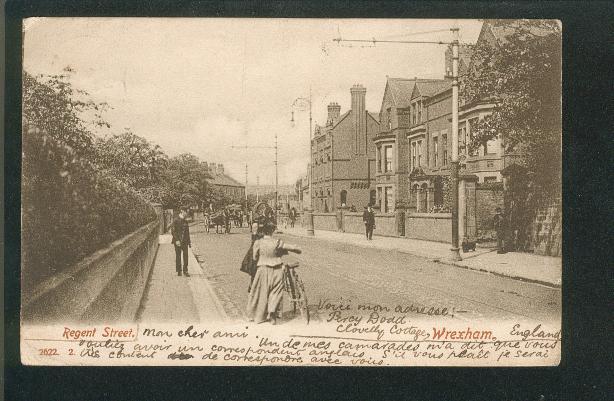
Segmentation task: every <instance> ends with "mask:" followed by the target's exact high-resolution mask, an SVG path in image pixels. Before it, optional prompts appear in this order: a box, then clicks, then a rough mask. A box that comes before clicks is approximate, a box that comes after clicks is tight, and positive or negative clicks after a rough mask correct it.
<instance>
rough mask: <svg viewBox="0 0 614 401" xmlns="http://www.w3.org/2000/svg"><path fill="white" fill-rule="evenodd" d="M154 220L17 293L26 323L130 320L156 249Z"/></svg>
mask: <svg viewBox="0 0 614 401" xmlns="http://www.w3.org/2000/svg"><path fill="white" fill-rule="evenodd" d="M158 216H159V218H158V219H157V220H155V221H153V222H151V223H149V224H147V225H145V226H143V227H141V228H139V229H138V230H136V231H134V232H132V233H130V234H128V235H126V236H125V237H123V238H121V239H119V240H117V241H115V242H113V243H112V244H111V245H109V246H108V247H106V248H105V249H102V250H99V251H97V252H95V253H94V254H93V255H90V256H89V257H86V258H85V259H83V260H82V261H80V262H79V263H77V264H75V265H73V266H72V267H71V268H69V269H67V270H65V271H62V272H60V273H58V274H56V275H54V276H52V277H50V278H48V279H47V280H45V281H43V282H42V283H40V284H39V285H37V286H36V287H34V288H32V289H31V291H29V292H26V291H24V292H22V318H23V320H24V321H26V322H30V323H37V324H43V323H54V322H59V321H61V322H62V323H70V322H83V323H85V322H88V323H96V322H99V323H102V322H104V323H114V322H129V321H133V320H134V319H135V317H136V314H137V311H138V308H139V306H140V303H141V299H142V297H143V293H144V291H145V286H146V284H147V280H148V278H149V273H150V271H151V268H152V266H153V261H154V259H155V256H156V252H157V249H158V235H159V233H160V230H161V227H160V225H161V224H162V223H161V213H160V212H159V211H158Z"/></svg>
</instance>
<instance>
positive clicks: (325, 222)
mask: <svg viewBox="0 0 614 401" xmlns="http://www.w3.org/2000/svg"><path fill="white" fill-rule="evenodd" d="M313 228H314V230H324V231H337V216H335V213H314V214H313Z"/></svg>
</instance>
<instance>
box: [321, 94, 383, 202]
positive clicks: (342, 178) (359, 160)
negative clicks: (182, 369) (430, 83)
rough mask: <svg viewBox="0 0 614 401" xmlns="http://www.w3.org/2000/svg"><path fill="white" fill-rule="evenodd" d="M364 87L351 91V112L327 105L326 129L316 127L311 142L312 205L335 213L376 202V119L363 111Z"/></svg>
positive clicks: (334, 105)
mask: <svg viewBox="0 0 614 401" xmlns="http://www.w3.org/2000/svg"><path fill="white" fill-rule="evenodd" d="M366 92H367V90H366V88H364V87H363V86H361V85H354V86H352V88H351V89H350V94H351V109H350V110H348V111H347V112H346V113H344V114H343V115H340V114H341V106H339V105H338V104H337V103H331V104H329V105H328V118H327V121H326V125H325V126H319V125H316V127H315V130H314V137H313V139H312V143H311V144H312V149H311V150H312V157H311V168H312V178H313V183H312V189H313V194H312V206H313V209H314V210H315V211H317V212H326V211H330V212H332V211H334V210H336V208H338V207H339V206H341V205H342V204H345V205H346V206H348V207H350V206H355V207H356V208H359V207H361V206H364V205H366V204H367V203H369V202H373V201H374V200H375V188H374V183H375V177H374V170H373V169H374V167H375V147H374V146H373V144H372V141H373V137H374V136H375V135H376V134H377V132H378V131H379V122H378V120H377V117H376V116H374V115H373V114H372V113H370V112H368V111H367V110H366V109H365V98H366Z"/></svg>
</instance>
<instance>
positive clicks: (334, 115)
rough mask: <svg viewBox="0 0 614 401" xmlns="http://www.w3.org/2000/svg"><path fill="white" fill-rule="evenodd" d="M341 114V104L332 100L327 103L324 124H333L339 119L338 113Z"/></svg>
mask: <svg viewBox="0 0 614 401" xmlns="http://www.w3.org/2000/svg"><path fill="white" fill-rule="evenodd" d="M340 114H341V106H339V105H338V104H337V103H335V102H332V103H331V104H329V105H328V119H327V120H326V125H333V124H335V123H336V122H337V121H338V120H339V115H340Z"/></svg>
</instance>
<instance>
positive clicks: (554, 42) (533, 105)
mask: <svg viewBox="0 0 614 401" xmlns="http://www.w3.org/2000/svg"><path fill="white" fill-rule="evenodd" d="M485 24H491V26H492V27H493V29H495V30H497V31H498V32H500V33H501V34H500V35H499V36H498V37H496V38H495V39H494V40H483V41H480V42H478V43H477V45H476V46H475V47H474V53H473V56H472V62H471V65H470V67H469V69H468V71H467V74H465V75H464V76H462V77H461V80H460V85H461V90H460V93H461V95H462V97H463V99H462V100H463V101H464V102H465V103H473V102H479V101H484V100H490V101H492V102H494V103H495V104H496V106H495V108H494V110H493V112H492V114H490V115H489V116H487V117H485V118H484V119H483V120H481V121H480V123H479V124H478V126H477V127H472V134H473V138H474V140H472V142H471V145H470V149H471V150H475V149H476V148H478V147H479V146H483V145H484V144H485V143H486V141H488V140H490V139H492V138H494V137H496V136H497V135H499V136H500V137H501V138H502V139H503V142H504V144H505V150H506V152H511V151H513V150H516V151H520V152H521V153H522V155H523V163H524V164H525V167H526V168H527V169H528V170H529V171H532V172H535V173H537V174H535V184H536V185H537V188H540V189H541V190H546V191H547V192H551V191H557V190H558V188H559V186H560V174H561V167H560V166H561V43H562V42H561V28H560V26H559V25H558V23H557V22H556V21H552V20H499V21H486V22H485Z"/></svg>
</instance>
